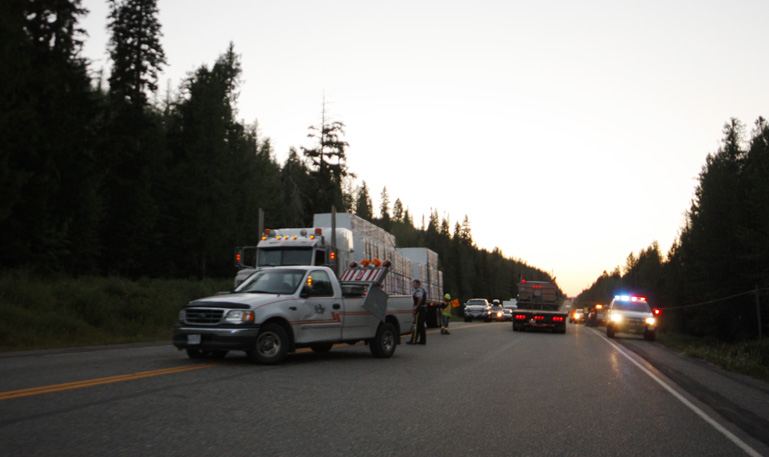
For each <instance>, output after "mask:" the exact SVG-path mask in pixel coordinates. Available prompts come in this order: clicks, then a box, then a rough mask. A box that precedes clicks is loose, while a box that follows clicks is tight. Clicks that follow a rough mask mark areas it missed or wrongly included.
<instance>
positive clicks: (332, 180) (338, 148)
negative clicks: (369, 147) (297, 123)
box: [302, 100, 350, 211]
mask: <svg viewBox="0 0 769 457" xmlns="http://www.w3.org/2000/svg"><path fill="white" fill-rule="evenodd" d="M344 128H345V125H344V124H343V123H342V122H338V121H334V122H330V121H328V120H327V119H326V105H325V100H324V103H323V111H322V116H321V123H320V126H319V127H316V126H310V127H309V130H310V133H309V134H308V135H307V137H308V138H312V139H313V140H315V141H316V144H315V146H314V147H312V148H304V147H303V148H302V152H303V153H304V156H305V157H307V158H308V159H309V160H310V163H311V166H312V167H313V169H312V176H313V180H314V181H315V186H314V187H315V189H316V192H315V194H314V200H315V201H314V202H313V206H314V207H315V208H319V209H324V208H327V209H328V210H331V207H332V206H335V207H336V208H337V210H341V211H346V210H347V209H348V206H347V203H346V199H345V196H344V192H343V188H342V187H343V181H344V179H345V178H346V177H347V176H348V175H350V173H349V171H348V170H347V157H346V154H345V151H346V149H347V147H348V146H349V144H348V143H347V142H346V141H344V140H343V138H344V134H345V132H344Z"/></svg>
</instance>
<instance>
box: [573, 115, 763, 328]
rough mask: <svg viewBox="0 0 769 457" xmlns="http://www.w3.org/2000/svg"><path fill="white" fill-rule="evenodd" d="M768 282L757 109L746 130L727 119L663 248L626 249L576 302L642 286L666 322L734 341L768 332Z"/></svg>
mask: <svg viewBox="0 0 769 457" xmlns="http://www.w3.org/2000/svg"><path fill="white" fill-rule="evenodd" d="M748 135H749V136H748ZM768 288H769V124H768V123H767V121H766V119H764V118H762V117H759V118H758V119H757V120H756V121H755V123H754V125H753V128H752V131H751V132H750V134H748V133H747V132H746V126H745V125H744V124H742V123H741V122H740V121H739V120H738V119H731V120H730V121H729V122H728V123H726V124H725V125H724V137H723V139H722V140H721V144H720V146H719V148H718V151H717V152H715V153H712V154H709V155H708V157H707V160H706V163H705V165H703V167H702V171H701V172H700V175H699V183H698V185H697V187H696V190H695V195H694V198H693V200H692V205H691V208H690V209H689V210H688V211H687V213H686V221H685V224H684V226H683V227H682V229H681V231H680V233H679V235H678V237H677V239H676V241H675V243H674V244H673V246H672V247H671V249H670V251H669V252H668V253H667V255H665V256H664V257H663V254H662V253H661V252H660V248H659V245H658V243H657V242H654V243H652V245H651V246H649V247H647V248H645V249H642V250H641V251H640V252H638V254H634V253H632V252H631V253H630V255H629V256H628V258H627V261H626V263H625V265H624V266H623V267H622V268H620V267H617V268H615V269H614V271H613V272H611V273H608V272H604V273H603V275H601V276H600V277H599V278H598V279H597V280H596V281H595V282H594V283H593V285H592V286H591V287H590V288H588V289H587V290H584V291H583V292H582V293H581V294H580V295H579V297H578V298H577V303H578V304H580V305H581V306H592V305H593V304H595V303H608V302H609V301H610V300H611V298H612V297H613V296H614V295H615V294H617V293H619V292H624V293H638V294H643V295H646V296H647V297H649V299H650V301H651V302H652V304H654V305H656V306H660V307H661V308H662V310H663V313H662V324H663V326H665V327H666V328H669V329H671V330H674V331H680V332H685V333H688V334H692V335H695V336H703V335H710V336H715V337H717V338H719V339H721V340H725V341H732V340H739V339H749V338H755V337H756V336H758V335H759V329H762V330H761V333H762V334H763V335H764V336H766V335H767V334H769V332H767V322H769V316H767V314H769V305H768V303H769V293H768V292H769V289H768ZM759 319H760V320H759Z"/></svg>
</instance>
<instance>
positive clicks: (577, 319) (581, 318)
mask: <svg viewBox="0 0 769 457" xmlns="http://www.w3.org/2000/svg"><path fill="white" fill-rule="evenodd" d="M586 314H587V313H585V311H584V310H583V309H582V308H577V309H573V310H571V313H569V322H571V323H572V324H579V323H583V324H584V323H585V318H586V317H587V316H586Z"/></svg>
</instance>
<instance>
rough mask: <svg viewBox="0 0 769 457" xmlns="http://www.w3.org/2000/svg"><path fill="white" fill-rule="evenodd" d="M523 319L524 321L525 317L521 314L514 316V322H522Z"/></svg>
mask: <svg viewBox="0 0 769 457" xmlns="http://www.w3.org/2000/svg"><path fill="white" fill-rule="evenodd" d="M524 319H526V316H525V315H523V314H516V315H515V320H518V321H522V320H524Z"/></svg>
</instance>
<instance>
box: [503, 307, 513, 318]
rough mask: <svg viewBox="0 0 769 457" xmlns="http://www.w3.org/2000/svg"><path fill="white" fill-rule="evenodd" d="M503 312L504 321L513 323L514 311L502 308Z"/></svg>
mask: <svg viewBox="0 0 769 457" xmlns="http://www.w3.org/2000/svg"><path fill="white" fill-rule="evenodd" d="M502 312H503V313H505V317H504V320H505V321H511V320H513V310H512V309H510V308H502Z"/></svg>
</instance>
